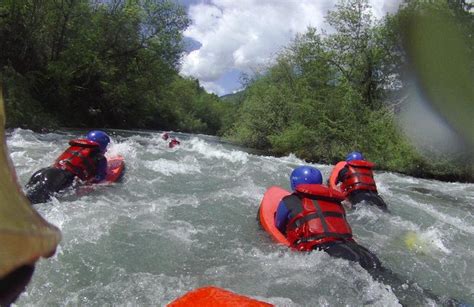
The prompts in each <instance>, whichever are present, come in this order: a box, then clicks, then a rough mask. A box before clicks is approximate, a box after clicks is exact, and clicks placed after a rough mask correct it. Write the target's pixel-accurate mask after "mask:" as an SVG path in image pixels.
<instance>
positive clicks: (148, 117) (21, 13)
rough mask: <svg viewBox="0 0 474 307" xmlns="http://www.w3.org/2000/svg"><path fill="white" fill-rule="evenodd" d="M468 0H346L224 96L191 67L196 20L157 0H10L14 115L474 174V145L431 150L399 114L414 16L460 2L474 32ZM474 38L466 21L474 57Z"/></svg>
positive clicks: (8, 51) (18, 122)
mask: <svg viewBox="0 0 474 307" xmlns="http://www.w3.org/2000/svg"><path fill="white" fill-rule="evenodd" d="M472 9H473V5H472V4H470V3H469V2H467V1H465V0H438V1H430V2H426V1H418V0H407V1H405V2H404V3H403V5H402V6H401V9H400V10H399V11H398V12H397V13H396V14H394V15H389V16H386V17H385V18H383V19H382V20H375V18H374V16H373V15H372V14H371V11H370V8H369V6H368V1H366V0H343V1H339V2H338V5H336V8H335V9H334V10H333V11H331V12H329V13H328V15H327V17H326V21H327V22H328V23H329V25H330V26H331V28H332V29H333V31H331V32H330V33H325V32H323V31H321V30H320V29H314V28H309V29H308V30H307V32H306V33H300V34H299V35H297V37H296V38H295V39H294V41H293V42H292V43H291V44H290V45H289V46H286V47H285V48H284V49H283V50H282V51H281V53H280V54H279V56H278V57H277V59H276V61H275V62H273V63H272V64H269V66H268V67H266V68H265V69H263V70H262V71H261V73H258V74H255V75H252V76H247V78H246V81H245V82H246V84H245V85H246V86H245V90H244V91H243V92H241V93H239V94H238V95H235V96H231V97H226V98H224V99H221V98H219V97H217V96H216V95H214V94H209V93H207V92H206V91H205V90H204V89H203V88H202V87H201V86H200V84H199V82H198V81H197V80H195V79H192V78H184V77H182V76H180V75H179V74H178V72H179V65H180V59H181V56H182V54H183V52H184V51H185V47H186V46H185V45H184V43H183V37H182V33H183V31H184V30H185V29H186V27H187V26H188V25H189V22H190V20H189V19H188V17H187V15H186V11H185V9H184V8H183V7H181V6H179V5H177V4H175V3H173V2H171V1H166V0H154V1H121V0H113V1H107V2H101V1H86V0H83V1H64V0H61V1H60V0H51V1H35V0H20V1H16V0H5V1H2V2H1V4H0V41H1V44H2V54H1V55H0V79H1V82H2V84H3V86H4V88H5V96H6V109H7V116H8V117H7V126H8V127H23V128H30V129H34V130H41V129H43V128H53V129H54V128H55V127H106V128H125V129H127V128H129V129H131V128H142V129H163V130H165V129H166V130H175V131H183V132H193V133H207V134H214V135H219V136H223V137H225V138H226V139H227V140H230V141H232V142H234V143H237V144H240V145H244V146H247V147H250V148H255V149H259V150H262V151H263V152H266V153H269V154H273V155H287V154H289V153H295V154H296V155H297V156H298V157H301V158H303V159H306V160H308V161H315V162H320V163H329V164H330V163H335V162H337V161H339V160H341V159H343V158H344V156H345V155H346V154H347V153H348V152H349V151H352V150H359V151H362V152H363V153H364V154H365V156H366V158H368V159H369V160H372V161H374V162H376V163H377V167H378V168H379V169H384V170H390V171H398V172H402V173H406V174H410V175H414V176H419V177H429V178H438V179H442V180H460V181H471V182H472V181H474V160H473V159H474V158H473V156H474V155H473V154H472V149H471V150H470V149H466V150H460V151H457V152H448V153H446V152H445V151H443V150H439V148H436V147H433V148H424V149H423V150H422V151H420V150H419V148H416V147H415V146H413V143H411V142H410V140H409V139H408V138H407V137H406V135H405V134H404V133H403V126H401V125H400V122H399V120H398V117H399V114H400V112H401V111H403V109H404V107H405V105H406V104H407V101H408V100H409V99H410V97H407V95H406V90H407V89H408V88H411V87H413V86H414V81H413V79H411V78H409V74H410V73H411V69H410V63H409V61H408V60H407V54H406V50H405V49H404V44H403V43H404V41H403V39H404V37H403V35H402V34H403V30H404V27H406V26H407V24H408V20H410V19H413V16H415V15H417V14H419V15H423V14H430V15H434V16H438V15H439V16H445V15H446V16H451V17H453V18H454V19H455V20H456V21H457V23H456V25H457V27H459V29H460V31H461V32H463V33H466V34H468V33H474V21H473V20H474V18H473V13H472ZM473 41H474V38H473V37H472V35H471V36H468V35H466V43H467V46H468V47H469V53H470V55H471V57H470V59H471V62H470V63H466V64H467V65H470V67H471V68H472V70H473V71H474V55H473V49H474V48H473V46H474V43H473Z"/></svg>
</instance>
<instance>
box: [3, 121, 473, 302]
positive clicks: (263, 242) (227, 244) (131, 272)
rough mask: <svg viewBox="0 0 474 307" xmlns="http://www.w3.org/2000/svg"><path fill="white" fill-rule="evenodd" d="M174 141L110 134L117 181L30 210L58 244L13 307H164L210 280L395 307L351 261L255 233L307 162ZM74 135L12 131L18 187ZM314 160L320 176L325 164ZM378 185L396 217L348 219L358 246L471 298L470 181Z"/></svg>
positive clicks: (386, 176)
mask: <svg viewBox="0 0 474 307" xmlns="http://www.w3.org/2000/svg"><path fill="white" fill-rule="evenodd" d="M175 135H176V136H177V137H178V138H180V140H182V142H181V145H180V146H177V147H175V148H173V149H169V148H168V147H167V143H166V142H165V141H163V140H161V138H160V134H159V133H151V132H138V131H120V132H116V133H115V135H113V139H114V141H113V143H112V144H111V146H110V148H109V151H108V153H107V155H109V156H114V155H116V154H121V155H122V156H124V157H125V161H126V174H125V177H124V180H123V182H122V183H117V184H113V185H98V186H96V187H94V189H93V190H92V191H90V192H89V193H87V194H84V195H79V194H77V193H74V191H69V192H68V193H66V195H62V196H58V198H53V200H52V201H50V202H48V203H45V204H40V205H37V209H38V210H39V211H40V213H41V214H42V215H43V216H44V217H45V218H46V219H47V220H49V221H50V222H52V223H54V224H55V225H57V226H58V227H60V228H61V230H62V233H63V240H62V242H61V245H60V247H59V249H58V252H57V254H56V255H55V256H54V257H53V258H52V259H50V260H48V261H42V262H40V263H39V265H38V266H37V270H36V273H35V275H34V277H33V280H32V282H31V284H30V285H29V286H28V288H27V291H26V292H25V293H24V294H23V295H22V296H21V297H20V299H19V300H18V301H17V304H18V305H19V306H32V305H34V306H37V305H41V306H50V305H87V306H102V305H144V306H162V305H165V304H167V303H169V302H170V301H172V300H173V299H175V298H177V297H178V296H180V295H183V294H184V293H185V292H187V291H189V290H191V289H194V288H197V287H201V286H205V285H210V284H212V285H216V286H219V287H223V288H226V289H229V290H231V291H234V292H237V293H240V294H243V295H247V296H252V297H255V298H257V299H260V300H263V301H266V302H270V303H273V304H275V305H278V306H320V305H321V306H333V305H353V306H356V305H362V304H366V305H375V306H398V305H399V302H398V299H397V297H396V296H395V295H394V293H393V292H392V290H391V289H390V286H389V285H384V284H382V283H379V282H377V281H374V280H373V279H372V277H371V276H370V275H369V274H368V273H367V272H366V271H365V270H363V269H362V268H361V267H360V266H359V265H357V264H354V263H350V262H347V261H345V260H342V259H334V258H331V257H329V256H328V255H327V254H325V253H323V252H313V253H310V254H303V253H296V252H292V251H290V250H288V249H286V248H284V247H281V246H277V245H276V244H274V243H273V242H272V241H271V240H270V238H269V237H268V236H267V235H266V233H265V232H263V231H262V230H261V229H260V228H259V226H258V224H257V222H256V220H255V216H256V213H257V209H258V206H259V203H260V200H261V198H262V196H263V193H264V192H265V190H266V189H267V188H268V187H270V186H272V185H279V186H282V187H284V188H287V189H288V188H289V186H288V176H289V174H290V172H291V170H292V169H293V168H294V167H295V166H297V165H300V164H304V161H301V160H299V159H297V158H296V157H294V156H292V155H290V156H288V157H283V158H275V157H267V156H259V155H255V154H250V153H247V152H244V151H242V149H240V148H237V147H234V146H232V145H229V144H225V143H221V142H220V141H219V140H218V139H217V138H214V137H209V136H202V135H188V134H175ZM78 136H79V134H78V133H77V132H67V131H66V132H59V133H50V134H36V133H33V132H31V131H29V130H21V129H18V130H14V131H13V132H10V133H9V134H8V135H7V140H8V146H9V150H10V153H11V157H12V159H13V162H14V164H15V167H16V169H17V172H18V175H19V179H20V181H21V183H22V184H25V183H26V182H27V180H28V179H29V177H30V176H31V174H33V172H34V171H36V170H38V169H40V168H42V167H44V166H47V165H50V164H51V163H52V162H53V161H54V159H55V158H56V157H57V156H58V155H59V154H60V153H61V152H62V151H63V150H64V148H65V147H66V144H67V141H68V140H69V139H70V138H73V137H78ZM375 162H376V161H375ZM315 166H317V167H318V168H320V169H321V170H322V172H323V174H324V178H327V177H328V175H329V173H330V171H331V166H327V165H315ZM376 180H377V182H378V186H379V191H380V193H381V195H382V197H383V198H384V199H385V200H386V202H387V203H388V205H389V208H390V210H391V214H387V213H383V212H381V211H380V210H378V209H377V208H370V207H360V208H358V209H356V210H355V211H352V212H348V220H349V222H350V224H351V226H352V228H353V232H354V234H355V239H356V240H357V241H358V242H359V243H360V244H361V245H364V246H366V247H367V248H369V249H370V250H372V251H373V252H374V253H375V254H377V255H378V257H379V258H380V259H381V261H382V262H383V264H384V266H386V267H388V268H390V269H391V270H392V271H394V272H395V273H397V274H398V275H400V276H403V277H404V278H406V279H407V280H412V281H415V282H416V283H417V284H418V285H420V286H421V287H422V288H424V289H428V290H431V291H432V292H434V293H437V294H440V295H446V296H449V297H454V298H457V299H460V300H461V301H464V302H468V303H471V304H474V256H473V252H472V246H474V219H473V212H474V205H473V201H474V185H472V184H459V183H444V182H439V181H433V180H423V179H417V178H412V177H408V176H403V175H399V174H395V173H384V172H378V173H377V174H376ZM407 242H408V243H407Z"/></svg>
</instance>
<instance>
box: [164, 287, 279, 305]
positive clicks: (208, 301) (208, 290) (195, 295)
mask: <svg viewBox="0 0 474 307" xmlns="http://www.w3.org/2000/svg"><path fill="white" fill-rule="evenodd" d="M181 306H183V307H184V306H212V307H239V306H246V307H269V306H273V305H272V304H269V303H265V302H262V301H257V300H255V299H252V298H249V297H246V296H243V295H239V294H235V293H233V292H230V291H227V290H224V289H221V288H217V287H212V286H211V287H203V288H199V289H196V290H193V291H190V292H188V293H186V294H185V295H183V296H181V297H180V298H178V299H176V300H175V301H173V302H171V303H170V304H168V307H181Z"/></svg>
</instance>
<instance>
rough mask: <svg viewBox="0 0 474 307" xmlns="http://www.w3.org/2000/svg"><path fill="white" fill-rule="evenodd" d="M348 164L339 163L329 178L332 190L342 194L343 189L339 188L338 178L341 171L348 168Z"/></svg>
mask: <svg viewBox="0 0 474 307" xmlns="http://www.w3.org/2000/svg"><path fill="white" fill-rule="evenodd" d="M346 164H347V162H346V161H341V162H338V163H337V164H336V165H335V166H334V168H333V169H332V172H331V175H330V176H329V183H328V185H329V187H330V188H331V189H334V190H336V191H339V192H341V189H340V188H339V187H338V186H337V184H336V181H337V176H338V175H339V172H340V171H341V169H343V168H344V166H346Z"/></svg>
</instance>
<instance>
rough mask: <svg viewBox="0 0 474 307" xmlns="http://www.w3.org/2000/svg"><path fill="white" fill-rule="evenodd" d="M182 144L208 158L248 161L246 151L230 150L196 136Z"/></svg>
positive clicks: (185, 147)
mask: <svg viewBox="0 0 474 307" xmlns="http://www.w3.org/2000/svg"><path fill="white" fill-rule="evenodd" d="M183 144H184V145H183ZM180 146H181V147H182V148H184V149H186V150H189V151H194V152H197V153H199V154H201V155H202V156H203V157H204V158H206V159H215V158H217V159H222V160H227V161H230V162H232V163H247V161H248V157H249V154H248V153H246V152H243V151H238V150H228V149H225V148H224V147H223V146H222V145H219V144H217V145H210V144H209V143H208V142H206V141H204V140H201V139H198V138H196V137H193V138H191V139H190V140H188V141H187V142H183V143H182V145H180Z"/></svg>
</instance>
